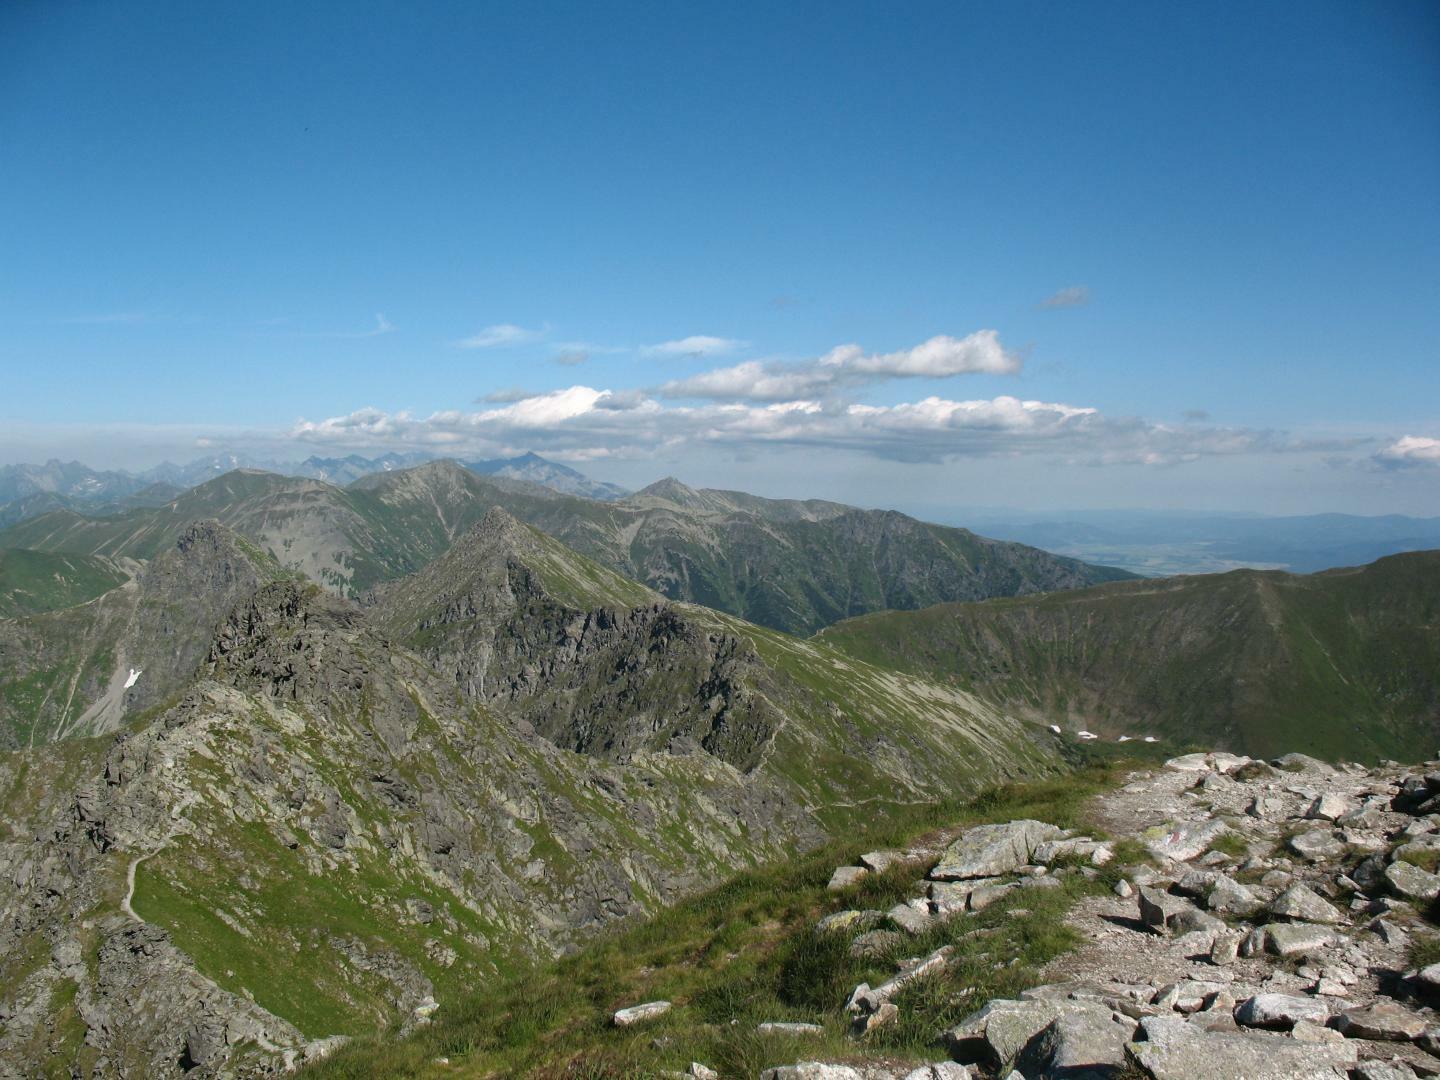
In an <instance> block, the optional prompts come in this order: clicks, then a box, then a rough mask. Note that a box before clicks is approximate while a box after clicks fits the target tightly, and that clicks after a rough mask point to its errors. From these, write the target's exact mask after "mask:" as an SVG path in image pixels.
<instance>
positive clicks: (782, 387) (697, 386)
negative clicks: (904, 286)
mask: <svg viewBox="0 0 1440 1080" xmlns="http://www.w3.org/2000/svg"><path fill="white" fill-rule="evenodd" d="M1022 363H1023V362H1022V360H1021V359H1020V357H1019V356H1018V355H1017V354H1015V353H1013V352H1010V351H1009V350H1007V349H1006V348H1005V347H1004V346H1003V345H1001V343H1000V335H999V334H997V333H996V332H995V331H994V330H977V331H976V332H975V333H973V334H970V335H969V336H968V337H963V338H954V337H951V336H950V335H948V334H939V335H936V336H935V337H932V338H930V340H928V341H924V342H921V343H920V344H919V345H916V346H914V347H913V348H909V349H901V350H900V351H898V352H890V353H867V352H865V350H864V349H862V348H861V347H860V346H859V345H839V346H837V347H836V348H834V349H831V350H830V351H829V352H828V353H826V354H825V355H824V356H821V357H818V358H817V359H814V360H808V361H805V362H802V363H799V364H780V363H763V362H761V361H758V360H747V361H746V362H744V363H741V364H736V365H735V366H733V367H728V368H717V369H716V370H714V371H706V372H702V373H701V374H699V375H694V376H691V377H690V378H688V379H676V380H673V381H671V382H668V383H666V384H665V385H664V386H662V387H661V388H660V393H661V394H663V395H664V396H665V397H669V398H713V399H717V400H748V401H787V400H793V399H795V398H802V397H810V396H815V395H824V394H827V393H830V392H833V391H835V390H838V389H839V388H841V387H849V386H858V385H860V384H863V383H868V382H876V381H879V380H883V379H905V378H933V379H945V378H951V377H953V376H956V375H973V374H991V375H1013V374H1015V373H1016V372H1018V371H1019V370H1020V368H1021V366H1022Z"/></svg>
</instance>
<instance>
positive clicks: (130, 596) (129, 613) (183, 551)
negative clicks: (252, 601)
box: [0, 522, 285, 746]
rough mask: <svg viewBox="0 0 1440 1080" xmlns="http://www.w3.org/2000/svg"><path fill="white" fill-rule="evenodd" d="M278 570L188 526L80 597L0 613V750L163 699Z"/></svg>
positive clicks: (86, 727)
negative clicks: (240, 605) (115, 583)
mask: <svg viewBox="0 0 1440 1080" xmlns="http://www.w3.org/2000/svg"><path fill="white" fill-rule="evenodd" d="M50 557H51V558H58V557H59V556H50ZM104 565H110V564H109V563H108V562H106V563H104ZM284 575H285V571H283V570H282V569H281V568H280V566H279V565H278V564H277V563H276V562H275V561H274V560H273V559H271V558H270V557H269V556H268V555H266V554H264V553H263V552H261V551H260V550H259V548H257V547H256V546H255V545H254V544H252V543H251V542H250V541H248V540H246V539H245V538H244V537H241V536H237V535H236V534H234V533H232V532H230V531H229V530H228V529H225V528H224V527H223V526H220V525H218V524H216V523H214V522H198V523H193V524H190V525H188V526H187V527H185V528H184V529H183V530H181V532H180V534H179V536H178V537H176V538H175V540H174V541H172V544H171V547H170V550H168V551H166V552H163V553H162V554H160V555H159V556H158V557H156V558H154V559H152V560H151V561H150V562H149V563H147V564H146V565H145V566H144V567H143V568H142V569H141V570H140V571H139V573H138V574H137V576H136V577H135V578H133V579H131V580H129V581H126V582H125V583H123V584H122V585H120V586H119V587H117V588H114V589H111V590H109V591H108V592H105V593H103V594H102V595H100V596H98V597H96V598H95V599H94V600H91V601H89V602H88V603H84V604H80V605H78V606H75V607H69V608H65V609H63V610H59V611H50V612H44V613H41V614H37V615H29V616H24V617H20V618H13V619H0V746H31V745H36V744H39V743H43V742H48V741H50V740H53V739H57V738H63V737H67V736H73V735H86V734H95V733H99V732H102V731H107V730H110V729H112V728H115V727H117V726H118V725H119V724H120V722H121V720H122V718H124V717H125V716H127V715H132V716H133V715H136V714H139V713H142V712H144V711H145V710H147V709H151V708H154V707H155V706H157V705H160V704H162V703H164V702H166V701H168V700H169V699H171V698H172V697H173V696H174V695H176V694H178V693H179V692H180V690H181V689H183V688H184V686H185V685H186V684H187V683H188V682H189V681H190V679H191V678H192V677H193V675H194V673H195V669H196V667H197V666H198V665H199V663H200V661H201V660H202V659H203V658H204V655H205V650H206V649H207V648H208V647H209V644H210V639H211V637H212V636H213V634H214V630H215V627H216V625H218V623H219V622H220V620H221V619H222V618H224V617H225V615H226V614H228V613H229V611H230V609H231V608H232V607H234V605H235V604H236V603H237V602H239V601H240V600H241V599H243V598H245V597H247V596H249V595H250V594H251V593H253V592H254V591H255V590H256V589H257V588H259V587H260V586H261V585H262V584H264V583H265V582H268V581H273V580H276V579H278V578H280V577H283V576H284ZM132 672H135V673H136V678H135V679H134V680H133V681H132V680H131V678H130V676H131V673H132ZM127 682H128V683H131V685H128V686H127V685H126V683H127Z"/></svg>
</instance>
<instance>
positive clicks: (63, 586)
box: [0, 548, 129, 619]
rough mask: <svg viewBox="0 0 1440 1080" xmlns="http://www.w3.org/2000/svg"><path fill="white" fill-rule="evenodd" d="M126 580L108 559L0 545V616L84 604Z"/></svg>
mask: <svg viewBox="0 0 1440 1080" xmlns="http://www.w3.org/2000/svg"><path fill="white" fill-rule="evenodd" d="M128 580H129V575H128V574H126V573H125V572H124V571H123V570H121V569H120V568H119V567H118V566H116V565H115V564H114V563H112V562H111V561H110V560H109V559H99V558H95V557H94V556H90V555H64V554H59V553H55V552H47V551H30V550H26V549H23V548H0V619H9V618H14V617H15V616H17V615H37V614H40V613H41V612H45V611H58V610H59V609H61V608H68V607H74V606H75V605H76V604H84V603H87V602H88V601H90V600H93V599H95V597H97V596H99V595H101V594H102V593H107V592H109V591H110V590H111V589H113V588H115V587H116V586H118V585H122V584H124V583H125V582H126V581H128Z"/></svg>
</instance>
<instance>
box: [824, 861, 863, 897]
mask: <svg viewBox="0 0 1440 1080" xmlns="http://www.w3.org/2000/svg"><path fill="white" fill-rule="evenodd" d="M869 873H870V871H869V870H867V869H866V868H865V867H863V866H837V867H836V868H835V872H834V873H833V874H831V875H830V884H828V885H826V886H825V887H826V888H827V889H829V890H830V891H831V892H839V891H840V890H841V889H848V888H849V887H850V886H851V885H854V884H855V883H856V882H858V881H859V880H860V879H861V878H863V877H865V876H866V875H867V874H869Z"/></svg>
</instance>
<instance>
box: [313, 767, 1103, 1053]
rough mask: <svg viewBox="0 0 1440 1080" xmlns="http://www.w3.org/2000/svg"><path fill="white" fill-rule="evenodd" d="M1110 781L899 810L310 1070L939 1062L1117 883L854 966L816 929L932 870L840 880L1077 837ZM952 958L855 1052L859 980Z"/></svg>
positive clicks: (1000, 913)
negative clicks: (869, 869) (633, 1013)
mask: <svg viewBox="0 0 1440 1080" xmlns="http://www.w3.org/2000/svg"><path fill="white" fill-rule="evenodd" d="M1117 774H1118V770H1117V769H1115V768H1105V767H1095V768H1090V769H1087V770H1085V771H1082V772H1080V773H1077V774H1073V775H1070V776H1067V777H1064V778H1063V779H1058V780H1053V781H1045V782H1041V783H1034V784H1015V785H1006V786H1003V787H997V788H992V789H989V790H987V791H985V792H984V793H982V794H981V795H980V796H979V797H977V798H973V799H971V800H969V801H966V802H963V803H938V804H929V805H925V806H919V807H909V808H899V809H897V810H896V811H895V812H894V814H893V815H891V816H890V817H889V818H888V819H887V820H884V821H876V822H873V823H872V825H871V827H870V828H869V830H868V831H867V832H864V833H863V834H861V835H859V836H857V837H855V838H854V839H851V840H848V841H844V842H834V843H831V844H829V845H827V846H826V847H824V848H821V849H819V850H817V851H815V852H812V853H810V854H807V855H804V856H801V857H798V858H796V859H793V860H790V861H788V862H786V863H783V864H780V865H771V866H766V867H763V868H761V869H757V870H754V871H751V872H748V873H744V874H740V875H738V876H736V877H734V878H732V879H731V880H729V881H728V882H726V883H725V884H723V885H721V886H719V887H717V888H715V889H711V890H709V891H708V892H705V893H702V894H699V895H697V896H695V897H693V898H691V899H688V900H685V901H683V902H681V903H680V904H678V905H676V906H674V907H672V908H670V909H668V910H666V911H663V912H661V913H660V914H659V915H657V916H655V917H654V918H652V919H649V920H647V921H645V922H641V923H638V924H635V925H632V926H628V927H624V928H619V929H617V930H616V931H615V932H613V933H611V934H609V935H607V936H605V937H602V938H600V939H598V940H595V941H593V942H591V943H590V944H589V945H587V946H586V947H584V948H582V949H581V950H580V951H578V952H577V953H575V954H574V955H572V956H569V957H566V958H563V959H561V960H558V961H555V962H553V963H549V964H544V965H540V966H538V967H535V968H532V969H529V970H526V971H523V972H519V973H516V974H513V975H511V976H508V977H506V976H501V977H499V978H497V979H495V980H493V981H492V982H490V983H488V984H486V985H485V986H484V987H483V988H481V989H480V991H479V992H477V993H474V994H470V995H464V996H456V997H453V998H452V997H443V996H442V997H440V1001H441V1009H440V1011H439V1013H438V1015H437V1017H436V1022H435V1023H434V1024H433V1025H432V1026H431V1027H428V1028H425V1029H422V1030H420V1031H418V1032H416V1033H414V1034H412V1035H411V1036H409V1037H407V1038H405V1039H394V1038H388V1039H387V1038H385V1037H383V1036H382V1037H373V1038H370V1039H363V1040H358V1041H357V1042H355V1043H353V1044H352V1045H351V1046H349V1047H347V1048H346V1049H345V1050H344V1051H342V1052H341V1053H340V1054H338V1055H337V1056H336V1057H334V1058H332V1059H331V1060H329V1061H327V1062H324V1063H322V1064H320V1065H318V1066H316V1067H315V1068H314V1069H313V1070H311V1073H310V1074H311V1075H316V1076H321V1077H357V1078H358V1077H371V1076H387V1077H389V1076H421V1075H427V1074H429V1073H431V1072H436V1067H435V1066H434V1065H433V1063H434V1062H435V1061H436V1059H438V1058H447V1059H448V1060H449V1062H450V1064H449V1066H447V1067H445V1069H444V1075H447V1076H457V1075H459V1076H518V1075H527V1076H555V1077H559V1076H593V1077H617V1078H618V1077H644V1076H658V1075H660V1074H662V1073H664V1072H666V1071H678V1070H683V1069H684V1068H685V1067H686V1066H688V1064H689V1063H690V1062H691V1061H702V1062H705V1063H706V1064H708V1065H710V1066H711V1067H712V1068H716V1069H718V1070H719V1071H720V1072H721V1074H722V1075H723V1076H727V1077H740V1076H745V1077H753V1076H755V1075H757V1074H758V1072H759V1070H761V1069H763V1068H766V1067H769V1066H772V1065H778V1064H784V1063H787V1062H793V1061H796V1060H797V1059H800V1058H811V1057H825V1058H827V1059H831V1060H847V1059H854V1060H861V1059H865V1058H870V1057H879V1058H888V1059H895V1058H897V1057H898V1058H914V1059H917V1060H918V1059H923V1058H926V1057H930V1058H933V1057H934V1055H935V1053H936V1049H935V1039H936V1037H937V1036H938V1035H939V1034H940V1032H941V1031H942V1030H943V1029H944V1027H945V1026H946V1025H947V1024H952V1023H954V1022H955V1021H957V1020H958V1019H960V1017H962V1016H963V1015H964V1014H965V1013H967V1012H968V1011H970V1010H971V1009H972V1008H974V1007H976V1006H978V1005H979V1004H983V1002H984V1001H986V1000H988V999H989V998H991V997H996V996H1004V995H1007V994H1013V993H1015V992H1017V991H1018V990H1020V989H1021V988H1023V987H1024V986H1025V985H1028V984H1030V983H1031V982H1033V980H1034V978H1035V975H1036V972H1037V969H1038V968H1039V966H1040V965H1042V964H1044V963H1045V962H1047V961H1048V960H1050V959H1052V958H1053V957H1054V956H1056V955H1058V954H1059V953H1061V952H1063V951H1064V950H1066V949H1068V948H1070V947H1071V946H1072V945H1074V944H1075V939H1074V936H1073V933H1072V931H1071V930H1070V929H1069V928H1068V927H1066V926H1065V924H1064V916H1065V913H1066V912H1067V911H1068V910H1069V908H1070V906H1071V905H1072V904H1073V903H1074V902H1075V900H1076V899H1077V898H1078V897H1079V896H1080V895H1082V894H1083V893H1085V892H1088V891H1098V890H1102V889H1105V888H1107V887H1109V885H1110V884H1111V882H1110V881H1109V878H1108V877H1107V876H1106V875H1103V874H1102V875H1101V876H1100V877H1099V878H1097V879H1096V880H1094V881H1090V880H1087V879H1086V878H1084V877H1082V876H1080V875H1078V874H1077V875H1074V876H1071V877H1068V878H1067V880H1066V884H1065V885H1064V886H1062V887H1060V888H1053V889H1025V890H1016V895H1014V896H1011V897H1007V898H1006V899H1005V900H1003V901H1001V902H999V903H996V904H994V905H992V906H991V907H989V908H986V909H985V910H984V911H982V912H979V913H976V914H973V915H970V916H964V917H961V918H958V919H955V920H952V921H950V922H948V923H946V924H943V925H941V926H937V927H936V928H935V929H933V930H932V931H931V932H930V933H928V934H926V935H924V936H922V937H921V938H918V939H916V938H908V939H906V940H905V941H904V942H903V943H901V944H900V945H899V946H897V947H896V948H894V949H891V950H889V951H888V952H885V953H882V954H880V955H878V956H875V957H870V958H856V957H852V956H851V955H850V951H849V944H850V935H848V934H844V933H837V934H822V933H819V932H817V931H816V930H815V924H816V922H817V921H818V920H819V919H821V918H822V917H824V916H825V915H826V914H828V913H829V912H832V911H838V910H845V909H848V908H853V907H860V906H868V905H875V906H878V905H879V904H880V903H883V902H884V901H885V900H887V899H890V898H892V897H897V898H898V897H901V896H910V895H914V894H915V893H916V892H917V891H918V888H919V884H918V883H919V879H920V877H921V876H922V874H923V872H924V868H923V867H918V866H912V867H910V868H909V869H908V870H902V869H896V870H892V871H891V872H889V873H887V874H883V875H877V876H876V877H875V878H873V879H871V880H869V881H862V882H861V883H860V884H859V885H857V886H854V887H852V888H851V889H849V890H846V891H844V892H841V893H831V892H828V891H827V890H826V883H827V882H828V880H829V877H830V874H831V872H832V871H833V869H834V868H835V867H836V866H838V865H845V864H850V863H853V862H854V861H855V860H856V859H857V858H858V856H859V855H860V854H861V853H862V852H864V851H867V850H872V849H874V848H877V847H888V846H898V845H903V844H906V843H909V842H913V841H915V840H917V839H918V838H920V837H921V836H923V835H924V834H925V833H927V832H931V831H933V830H934V829H936V828H948V827H953V826H957V825H968V824H979V823H983V822H994V821H1009V820H1013V819H1016V818H1024V817H1039V818H1044V819H1046V820H1049V821H1053V822H1055V823H1056V824H1058V825H1062V826H1066V827H1075V826H1081V825H1084V824H1085V814H1084V807H1085V804H1086V802H1087V801H1088V799H1089V798H1090V797H1091V796H1092V795H1094V794H1095V793H1097V792H1098V791H1100V790H1102V789H1103V788H1105V787H1107V786H1110V785H1111V784H1112V783H1113V782H1114V780H1115V778H1116V776H1117ZM891 902H893V900H892V901H891ZM1016 909H1024V911H1023V912H1021V911H1019V910H1016ZM977 931H978V933H977ZM946 944H948V945H951V946H952V947H953V948H954V950H955V951H954V953H953V963H952V964H951V966H950V967H949V968H947V969H946V971H945V972H944V973H943V974H942V975H939V976H936V977H934V978H930V979H926V980H921V981H918V982H917V983H915V984H914V985H912V986H911V987H907V988H906V990H905V991H904V992H903V993H902V994H901V995H900V996H898V997H897V998H896V999H895V1000H896V1003H897V1004H898V1005H900V1009H901V1017H902V1019H901V1021H900V1022H898V1023H897V1024H895V1025H893V1026H890V1027H888V1028H880V1029H878V1030H877V1031H876V1032H874V1033H873V1034H872V1036H871V1037H870V1038H869V1039H868V1040H867V1041H865V1042H863V1043H862V1042H856V1041H854V1040H852V1039H851V1038H849V1036H848V1035H847V1034H846V1031H847V1022H848V1017H847V1015H846V1014H845V1012H844V1004H845V1000H846V998H847V997H848V995H849V993H850V991H851V990H852V989H853V988H854V986H855V985H856V984H857V983H859V982H861V981H867V982H870V983H872V984H876V983H878V982H880V981H883V979H884V978H885V977H886V976H888V975H891V974H893V973H894V971H895V961H896V960H897V959H898V958H899V957H900V956H901V955H902V954H903V955H904V956H917V955H924V953H925V952H927V951H930V950H933V949H936V948H939V947H940V946H942V945H946ZM654 1000H667V1001H670V1002H672V1003H673V1004H674V1006H675V1007H674V1008H673V1009H672V1011H671V1012H670V1013H669V1014H667V1015H666V1016H664V1017H662V1018H660V1019H659V1020H657V1021H655V1022H652V1023H649V1024H645V1025H641V1026H639V1027H637V1028H635V1029H631V1030H622V1029H617V1028H615V1027H613V1026H612V1025H611V1023H610V1016H611V1014H612V1013H613V1012H614V1011H615V1010H616V1009H620V1008H623V1007H626V1006H629V1005H635V1004H638V1003H640V1002H645V1001H654ZM765 1021H804V1022H810V1023H816V1024H820V1025H822V1026H823V1028H824V1034H823V1035H822V1036H819V1037H817V1038H812V1039H809V1040H805V1041H797V1040H796V1039H794V1038H775V1037H769V1038H767V1037H764V1036H761V1035H759V1034H758V1033H757V1031H756V1026H757V1025H758V1024H760V1023H762V1022H765ZM436 1074H437V1075H438V1072H436Z"/></svg>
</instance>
